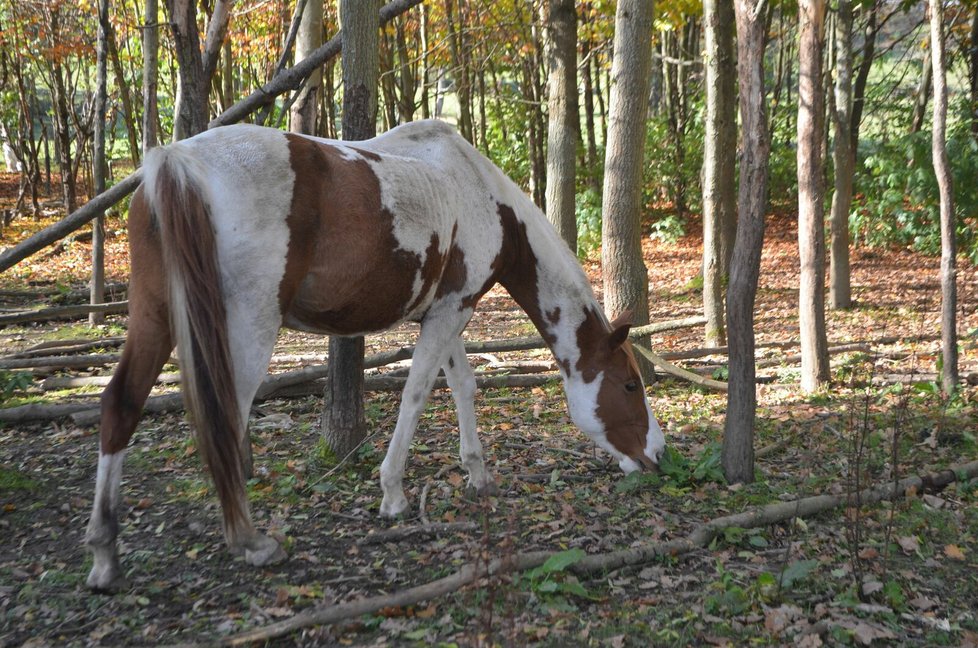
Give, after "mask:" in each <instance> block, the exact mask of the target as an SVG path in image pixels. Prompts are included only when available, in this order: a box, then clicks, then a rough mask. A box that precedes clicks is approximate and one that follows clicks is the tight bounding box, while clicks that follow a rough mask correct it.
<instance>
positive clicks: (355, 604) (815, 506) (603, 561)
mask: <svg viewBox="0 0 978 648" xmlns="http://www.w3.org/2000/svg"><path fill="white" fill-rule="evenodd" d="M975 477H978V461H973V462H971V463H968V464H963V465H959V466H955V467H952V468H949V469H947V470H942V471H940V472H937V473H931V474H926V475H921V476H915V477H908V478H906V479H902V480H900V481H899V482H897V483H896V484H893V483H890V484H886V485H883V486H877V487H874V488H867V489H865V490H863V491H860V492H858V493H855V494H853V496H852V497H847V496H841V495H840V496H836V495H816V496H814V497H806V498H803V499H800V500H795V501H791V502H776V503H774V504H769V505H767V506H762V507H760V508H756V509H754V510H751V511H745V512H743V513H737V514H734V515H726V516H723V517H719V518H715V519H713V520H709V521H707V522H704V523H703V524H700V525H699V526H697V527H696V528H694V529H693V530H692V532H690V533H689V534H688V535H686V536H684V537H682V538H676V539H674V540H667V541H657V542H648V543H644V544H640V545H638V546H637V547H632V548H629V549H621V550H618V551H611V552H608V553H600V554H591V555H588V556H585V557H584V558H583V559H582V560H580V561H579V562H577V563H574V564H573V565H571V566H570V567H569V568H568V569H569V570H570V571H572V572H574V573H575V574H578V575H582V576H584V575H592V574H596V573H606V572H608V571H611V570H613V569H618V568H620V567H624V566H626V565H637V564H641V563H647V562H650V561H652V560H654V559H656V558H660V557H666V556H669V557H675V556H680V555H684V554H688V553H691V552H693V551H695V550H697V549H701V548H703V547H706V546H707V545H709V544H710V542H712V541H713V539H714V538H716V537H718V536H720V535H722V534H723V532H724V530H726V529H729V528H732V527H739V528H742V529H751V528H756V527H762V526H770V525H772V524H777V523H780V522H785V521H787V520H791V519H794V518H805V517H812V516H814V515H817V514H819V513H824V512H826V511H830V510H832V509H836V508H839V507H842V506H865V505H868V504H875V503H877V502H880V501H883V500H889V499H898V498H900V497H903V496H904V495H905V494H906V493H907V492H908V491H909V490H911V489H912V490H913V491H914V492H918V493H919V492H924V491H929V492H933V491H935V490H940V489H942V488H944V487H945V486H947V485H948V484H951V483H953V482H955V481H957V480H966V479H973V478H975ZM554 555H556V553H555V552H548V551H534V552H529V553H517V554H515V555H513V556H507V557H505V558H502V559H500V558H497V559H495V560H492V561H491V562H489V563H488V564H486V563H485V562H481V563H474V564H468V565H465V566H464V567H462V568H461V569H460V570H458V571H457V572H455V573H453V574H450V575H448V576H445V577H444V578H439V579H437V580H434V581H431V582H429V583H425V584H423V585H418V586H416V587H412V588H409V589H406V590H401V591H400V592H394V593H392V594H383V595H378V596H372V597H369V598H362V599H359V600H356V601H350V602H347V603H340V604H337V605H328V606H316V607H314V608H311V609H309V610H305V611H303V612H300V613H299V614H297V615H295V616H294V617H292V618H290V619H285V620H283V621H279V622H276V623H272V624H269V625H267V626H264V627H260V628H255V629H254V630H250V631H247V632H242V633H240V634H236V635H232V636H230V637H225V638H224V639H222V640H221V645H225V646H242V645H245V644H249V643H253V642H266V641H269V640H271V639H274V638H276V637H282V636H285V635H287V634H289V633H292V632H295V631H296V630H299V629H302V628H308V627H310V626H316V625H330V624H333V623H338V622H340V621H346V620H349V619H354V618H357V617H359V616H362V615H364V614H370V613H373V612H376V611H378V610H381V609H384V608H387V607H395V608H396V607H404V606H406V605H414V604H416V603H420V602H422V601H428V600H431V599H435V598H438V597H439V596H444V595H446V594H450V593H452V592H456V591H458V590H460V589H461V588H463V587H465V586H466V585H469V584H472V583H474V582H476V581H478V580H480V579H483V578H487V577H492V576H499V575H503V574H506V573H512V572H522V571H526V570H528V569H533V568H534V567H538V566H540V565H542V564H543V563H544V562H546V561H547V559H549V558H550V557H552V556H554Z"/></svg>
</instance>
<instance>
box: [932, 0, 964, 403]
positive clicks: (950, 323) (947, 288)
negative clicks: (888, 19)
mask: <svg viewBox="0 0 978 648" xmlns="http://www.w3.org/2000/svg"><path fill="white" fill-rule="evenodd" d="M930 51H931V60H932V61H933V66H934V126H933V131H932V138H931V151H932V154H933V157H934V173H935V174H936V175H937V187H938V190H939V191H940V195H941V360H942V367H941V388H942V390H943V392H944V393H945V394H951V393H953V392H954V391H956V390H957V388H958V333H957V317H956V310H957V305H958V296H957V287H956V284H955V278H956V273H957V271H956V269H955V255H956V253H957V250H956V248H957V242H956V241H955V217H954V188H953V187H952V184H951V168H950V164H949V163H948V159H947V146H946V135H947V58H946V55H945V47H944V5H943V4H942V0H930Z"/></svg>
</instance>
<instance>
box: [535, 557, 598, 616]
mask: <svg viewBox="0 0 978 648" xmlns="http://www.w3.org/2000/svg"><path fill="white" fill-rule="evenodd" d="M586 555H587V554H586V553H584V550H583V549H568V550H567V551H561V552H559V553H556V554H554V555H552V556H550V558H548V559H547V561H546V562H544V563H543V564H542V565H540V566H539V567H535V568H534V569H531V570H530V571H528V572H527V573H526V575H525V579H526V582H527V584H528V585H529V588H530V590H531V591H532V592H533V593H534V594H536V595H537V597H538V598H539V599H541V601H544V602H545V603H546V604H548V605H550V606H552V605H554V604H556V605H558V606H560V607H566V601H564V600H563V598H562V597H563V595H570V596H576V597H578V598H583V599H595V598H596V597H595V595H594V594H592V593H591V592H589V591H588V590H587V588H585V587H584V586H583V585H581V584H580V582H578V581H577V579H576V578H574V577H573V576H572V575H570V574H568V573H567V570H568V569H569V568H570V567H571V566H572V565H575V564H577V563H579V562H580V561H581V560H583V559H584V557H585V556H586Z"/></svg>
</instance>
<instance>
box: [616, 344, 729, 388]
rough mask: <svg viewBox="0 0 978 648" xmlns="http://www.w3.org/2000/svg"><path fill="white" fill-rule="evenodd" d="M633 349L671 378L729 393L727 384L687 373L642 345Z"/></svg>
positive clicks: (636, 345)
mask: <svg viewBox="0 0 978 648" xmlns="http://www.w3.org/2000/svg"><path fill="white" fill-rule="evenodd" d="M632 346H633V348H634V349H635V350H636V351H638V352H639V353H640V354H642V355H643V356H645V358H646V359H647V360H648V361H649V362H651V363H652V364H653V365H655V366H656V367H658V368H659V369H662V371H664V372H665V373H667V374H669V375H670V376H675V377H676V378H682V379H683V380H686V381H689V382H691V383H693V384H694V385H699V386H700V387H706V388H707V389H715V390H717V391H724V392H725V391H727V383H725V382H720V381H719V380H713V379H712V378H704V377H703V376H700V375H699V374H695V373H693V372H692V371H687V370H686V369H683V368H682V367H677V366H676V365H674V364H672V363H671V362H669V361H667V360H665V359H664V358H663V357H662V356H660V355H656V354H655V353H654V352H653V351H651V350H650V349H646V348H645V347H644V346H642V345H640V344H635V345H632Z"/></svg>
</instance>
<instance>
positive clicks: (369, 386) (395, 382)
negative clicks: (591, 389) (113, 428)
mask: <svg viewBox="0 0 978 648" xmlns="http://www.w3.org/2000/svg"><path fill="white" fill-rule="evenodd" d="M556 379H557V374H542V375H535V374H527V375H516V376H476V384H478V385H479V387H481V388H487V387H491V388H498V387H537V386H539V385H545V384H547V383H549V382H552V381H554V380H556ZM406 380H407V379H405V378H388V377H387V376H367V377H365V378H364V385H363V388H364V391H368V392H370V391H400V390H402V389H404V383H405V382H406ZM445 386H446V385H445V379H444V378H439V379H438V380H437V381H435V388H436V389H437V388H439V387H441V388H444V387H445ZM322 393H323V383H318V382H315V381H313V382H311V383H310V382H307V383H305V384H303V385H298V386H292V387H289V388H285V389H281V390H278V391H275V392H270V393H265V394H263V395H259V396H256V397H255V402H258V401H262V400H269V399H271V398H301V397H303V396H318V395H321V394H322ZM85 403H86V405H85V406H84V407H78V408H76V409H74V410H72V411H69V412H65V413H56V412H53V415H45V414H46V413H45V412H44V410H32V411H34V412H36V414H37V415H36V416H35V417H34V418H28V417H25V415H23V414H21V413H20V412H18V411H17V410H20V409H21V408H20V407H11V408H9V409H5V410H2V409H0V421H8V420H16V421H28V420H40V419H52V418H60V417H62V416H68V415H70V416H71V420H72V422H74V423H75V424H76V425H94V424H96V423H98V421H99V418H100V417H101V414H100V411H99V404H98V402H97V401H85ZM23 407H28V406H26V405H25V406H23ZM183 408H184V404H183V397H182V396H181V395H180V394H166V395H164V396H151V397H150V398H148V399H147V400H146V406H145V407H144V408H143V411H144V412H147V413H152V414H160V413H163V412H178V411H182V410H183ZM11 417H13V418H11Z"/></svg>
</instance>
